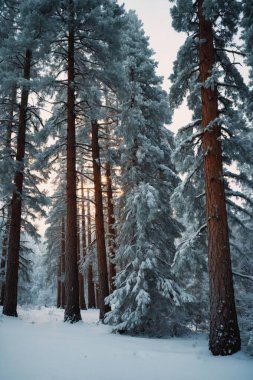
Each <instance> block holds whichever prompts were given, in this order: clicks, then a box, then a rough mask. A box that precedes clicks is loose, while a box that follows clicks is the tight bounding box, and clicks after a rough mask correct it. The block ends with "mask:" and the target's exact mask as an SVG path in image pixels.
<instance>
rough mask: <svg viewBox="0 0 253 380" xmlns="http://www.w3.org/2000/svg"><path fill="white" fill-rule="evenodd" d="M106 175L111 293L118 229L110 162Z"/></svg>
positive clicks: (111, 289)
mask: <svg viewBox="0 0 253 380" xmlns="http://www.w3.org/2000/svg"><path fill="white" fill-rule="evenodd" d="M105 176H106V183H107V217H108V232H109V285H110V293H112V292H113V291H114V290H115V284H114V278H115V276H116V268H115V264H114V263H113V259H114V257H115V251H116V244H115V239H116V231H115V228H114V223H115V217H114V209H113V194H112V179H111V167H110V163H109V162H106V166H105Z"/></svg>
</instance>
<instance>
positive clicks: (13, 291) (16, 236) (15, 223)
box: [3, 49, 32, 316]
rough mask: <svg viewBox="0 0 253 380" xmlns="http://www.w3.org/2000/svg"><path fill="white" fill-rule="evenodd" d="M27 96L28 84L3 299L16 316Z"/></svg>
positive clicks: (21, 120)
mask: <svg viewBox="0 0 253 380" xmlns="http://www.w3.org/2000/svg"><path fill="white" fill-rule="evenodd" d="M31 60H32V52H31V50H29V49H27V50H26V54H25V61H24V75H23V78H24V79H26V80H27V81H29V80H30V69H31ZM28 97H29V86H25V85H24V86H23V88H22V92H21V102H20V111H19V126H18V137H17V154H16V161H17V164H18V165H19V168H18V170H17V171H16V173H15V178H14V183H15V187H16V189H15V191H14V192H13V194H12V200H11V205H10V209H11V217H10V230H9V246H8V259H7V271H6V284H5V300H4V307H3V314H5V315H9V316H17V292H18V267H19V251H20V233H21V212H22V190H23V179H24V157H25V141H26V122H27V105H28Z"/></svg>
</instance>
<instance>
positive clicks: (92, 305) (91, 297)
mask: <svg viewBox="0 0 253 380" xmlns="http://www.w3.org/2000/svg"><path fill="white" fill-rule="evenodd" d="M87 198H88V202H87V242H88V247H89V250H90V248H91V214H90V201H89V191H88V195H87ZM95 307H96V299H95V289H94V281H93V269H92V264H89V267H88V308H89V309H94V308H95Z"/></svg>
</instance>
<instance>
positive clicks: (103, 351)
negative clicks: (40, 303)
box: [0, 307, 253, 380]
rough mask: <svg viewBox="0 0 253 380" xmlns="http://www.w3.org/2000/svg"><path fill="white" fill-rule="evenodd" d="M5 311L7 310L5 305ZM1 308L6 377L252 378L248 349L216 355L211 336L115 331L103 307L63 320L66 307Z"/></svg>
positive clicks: (1, 360) (1, 359)
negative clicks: (101, 318) (11, 313)
mask: <svg viewBox="0 0 253 380" xmlns="http://www.w3.org/2000/svg"><path fill="white" fill-rule="evenodd" d="M0 313H2V310H1V309H0ZM18 313H19V317H18V318H11V317H5V316H3V315H2V314H0V378H1V380H70V379H80V380H82V379H85V380H101V379H103V380H130V379H132V380H138V379H145V380H154V379H156V380H165V379H166V380H168V379H169V380H203V379H205V380H213V379H215V380H224V379H226V380H252V379H253V360H252V358H250V357H248V356H247V355H245V354H244V353H242V352H239V353H237V354H235V355H233V356H229V357H213V356H212V355H211V354H210V352H209V351H208V342H207V337H206V335H204V334H196V335H194V336H192V337H186V338H173V339H148V338H135V337H129V336H121V335H117V334H111V328H110V327H109V326H105V325H101V324H98V323H97V320H98V311H97V310H88V311H83V312H82V318H83V321H82V322H78V323H76V324H74V325H71V324H68V323H64V322H63V310H59V309H56V308H46V307H42V308H40V309H29V308H27V309H25V308H19V309H18Z"/></svg>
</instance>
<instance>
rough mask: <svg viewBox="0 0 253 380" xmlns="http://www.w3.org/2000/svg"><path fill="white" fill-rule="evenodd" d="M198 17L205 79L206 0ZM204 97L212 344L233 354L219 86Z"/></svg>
mask: <svg viewBox="0 0 253 380" xmlns="http://www.w3.org/2000/svg"><path fill="white" fill-rule="evenodd" d="M198 17H199V38H200V40H201V41H205V42H203V43H201V44H200V45H199V60H200V80H201V82H202V83H203V82H205V81H206V80H207V79H208V77H210V75H211V72H212V68H213V67H214V64H215V49H214V42H213V30H212V24H211V22H209V21H207V20H206V19H205V17H204V15H203V0H198ZM201 98H202V124H203V128H204V134H203V150H204V180H205V191H206V207H207V223H208V266H209V283H210V336H209V348H210V350H211V351H212V353H213V354H214V355H230V354H233V353H234V352H237V351H238V350H240V333H239V328H238V323H237V314H236V307H235V300H234V288H233V276H232V269H231V259H230V247H229V236H228V224H227V212H226V203H225V191H224V182H223V169H222V147H221V141H220V138H221V126H220V125H214V126H212V127H210V123H211V122H212V121H214V120H215V119H216V118H218V117H219V111H218V91H217V87H214V88H205V87H202V88H201ZM208 126H209V127H208Z"/></svg>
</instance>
